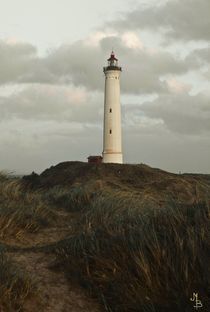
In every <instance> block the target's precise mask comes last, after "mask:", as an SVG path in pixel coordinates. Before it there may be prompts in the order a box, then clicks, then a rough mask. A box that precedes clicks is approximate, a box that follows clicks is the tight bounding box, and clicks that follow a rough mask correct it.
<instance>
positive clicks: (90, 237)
mask: <svg viewBox="0 0 210 312" xmlns="http://www.w3.org/2000/svg"><path fill="white" fill-rule="evenodd" d="M209 216H210V208H209V205H208V203H205V202H203V203H198V204H196V205H183V204H182V205H175V204H174V203H168V204H166V206H165V207H161V208H160V207H148V206H147V207H141V200H140V199H139V200H138V195H137V194H131V195H130V197H129V196H128V194H120V193H119V192H118V193H117V194H115V195H111V194H109V195H108V196H107V197H106V195H104V194H102V195H101V196H100V197H98V198H97V199H96V200H95V201H93V203H92V206H91V209H90V210H89V211H88V212H87V213H86V214H85V216H84V218H83V219H82V221H81V220H80V224H78V225H80V233H79V234H76V235H75V236H74V237H71V238H69V239H68V240H67V241H65V244H62V246H60V248H59V246H58V247H57V248H56V253H57V256H58V259H59V260H60V261H61V264H62V265H64V266H65V268H66V272H67V274H68V275H70V276H71V278H72V276H75V278H77V280H78V281H79V282H80V283H81V284H82V285H84V286H85V287H88V288H90V289H92V291H93V292H94V293H96V294H97V295H98V297H99V298H100V299H101V301H102V302H103V303H104V306H105V307H106V310H107V311H188V309H189V311H191V308H192V303H191V302H190V296H191V295H192V293H193V292H195V291H197V292H199V294H200V296H201V297H202V300H203V301H204V302H205V303H206V302H207V300H208V291H209V288H210V284H209V280H210V276H209V275H210V273H209V270H208V263H209V262H210V248H209V247H210V246H209V237H210V236H209V235H210V226H209V225H210V224H209Z"/></svg>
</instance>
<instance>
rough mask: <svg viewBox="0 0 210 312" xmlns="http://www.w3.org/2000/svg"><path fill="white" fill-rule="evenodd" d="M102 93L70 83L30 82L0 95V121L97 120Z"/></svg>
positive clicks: (100, 112) (91, 121) (88, 121)
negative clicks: (35, 83)
mask: <svg viewBox="0 0 210 312" xmlns="http://www.w3.org/2000/svg"><path fill="white" fill-rule="evenodd" d="M100 103H103V95H102V94H98V93H92V94H89V93H87V92H86V91H85V90H84V89H80V88H78V89H76V88H74V87H72V86H69V87H68V88H67V87H61V86H51V85H44V86H42V85H33V86H29V87H27V88H26V89H25V90H23V91H21V92H19V93H15V94H12V95H11V96H9V97H1V98H0V121H3V120H9V119H12V118H13V119H14V118H17V119H23V120H24V119H33V120H55V121H69V122H77V121H79V122H84V123H97V121H98V120H99V119H100V114H101V115H102V111H101V110H102V106H103V105H100Z"/></svg>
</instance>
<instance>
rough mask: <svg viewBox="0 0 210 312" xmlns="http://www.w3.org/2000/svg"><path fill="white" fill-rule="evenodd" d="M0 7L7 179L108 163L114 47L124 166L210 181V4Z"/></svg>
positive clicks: (25, 2) (133, 1)
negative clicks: (107, 69)
mask: <svg viewBox="0 0 210 312" xmlns="http://www.w3.org/2000/svg"><path fill="white" fill-rule="evenodd" d="M157 2H158V4H157ZM0 4H1V10H0V20H1V29H0V131H1V135H0V170H7V171H13V172H17V173H30V172H31V171H36V172H41V171H42V170H44V169H45V168H47V167H50V166H51V165H54V164H57V163H59V162H61V161H66V160H81V161H86V158H87V157H88V156H89V155H91V154H92V155H94V154H101V152H102V137H103V136H102V132H103V128H102V123H103V100H104V99H103V96H104V95H103V92H104V76H103V72H102V67H103V66H104V65H105V64H106V59H107V58H108V56H109V54H110V52H111V50H112V48H113V49H114V51H115V53H116V54H117V57H118V58H119V61H120V64H121V66H122V67H123V72H122V79H121V103H122V119H123V151H124V161H125V162H126V163H146V164H148V165H150V166H153V167H159V168H161V169H165V170H168V171H172V172H179V171H181V172H202V173H210V82H209V79H210V69H209V63H210V1H209V0H168V1H167V0H159V1H154V0H130V1H129V0H115V1H113V0H106V1H101V0H97V1H96V0H89V1H87V0H77V1H73V0H60V1H57V0H36V1H34V0H18V1H14V0H0Z"/></svg>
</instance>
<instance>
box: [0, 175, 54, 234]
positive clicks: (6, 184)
mask: <svg viewBox="0 0 210 312" xmlns="http://www.w3.org/2000/svg"><path fill="white" fill-rule="evenodd" d="M53 218H54V215H53V210H52V209H50V208H49V207H48V206H47V204H46V203H45V202H44V201H43V199H42V197H41V194H40V192H37V191H36V192H35V191H33V192H32V191H30V190H27V191H26V190H25V189H24V188H23V186H22V184H21V182H20V180H19V179H17V178H13V177H9V176H6V175H3V174H1V175H0V228H1V232H0V237H1V238H3V237H6V236H9V235H10V236H13V237H20V236H21V235H23V233H25V232H26V231H30V232H34V231H37V230H38V229H39V228H40V227H43V226H46V225H48V224H49V223H50V222H52V220H53Z"/></svg>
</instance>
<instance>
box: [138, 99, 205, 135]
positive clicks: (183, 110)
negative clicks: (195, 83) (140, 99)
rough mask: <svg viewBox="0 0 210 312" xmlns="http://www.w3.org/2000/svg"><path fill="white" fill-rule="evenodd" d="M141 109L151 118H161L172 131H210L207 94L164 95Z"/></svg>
mask: <svg viewBox="0 0 210 312" xmlns="http://www.w3.org/2000/svg"><path fill="white" fill-rule="evenodd" d="M140 109H141V110H142V111H143V112H144V114H146V115H147V116H148V117H150V118H160V119H162V120H163V122H164V124H165V126H166V127H167V128H168V129H169V130H170V131H172V132H177V133H182V134H187V135H202V134H205V133H209V132H210V97H209V96H207V95H205V94H202V93H200V94H197V95H195V96H190V95H187V94H179V95H175V94H174V95H173V94H170V95H162V96H159V98H158V99H157V100H155V101H154V102H148V103H144V104H143V105H142V106H141V107H140Z"/></svg>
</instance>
